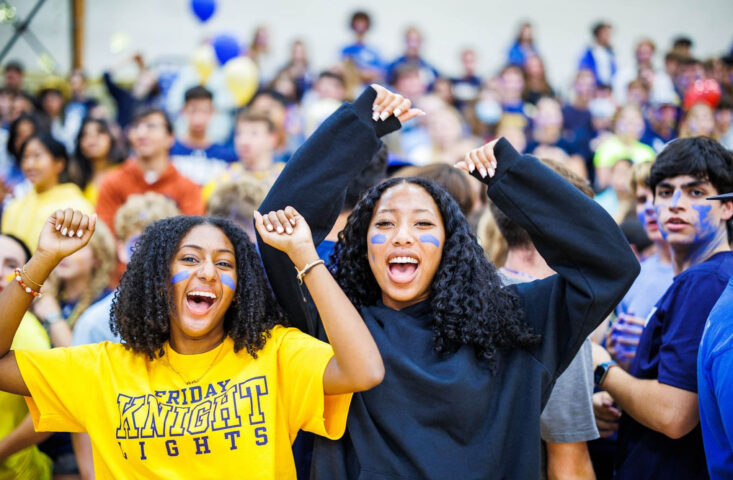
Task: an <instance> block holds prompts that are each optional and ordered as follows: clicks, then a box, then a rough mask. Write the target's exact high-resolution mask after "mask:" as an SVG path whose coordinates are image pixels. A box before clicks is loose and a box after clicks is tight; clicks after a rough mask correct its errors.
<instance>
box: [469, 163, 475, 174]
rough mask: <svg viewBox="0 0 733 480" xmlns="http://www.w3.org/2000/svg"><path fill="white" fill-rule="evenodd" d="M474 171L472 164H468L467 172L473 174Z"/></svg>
mask: <svg viewBox="0 0 733 480" xmlns="http://www.w3.org/2000/svg"><path fill="white" fill-rule="evenodd" d="M474 170H476V167H475V166H474V164H473V163H469V164H468V171H469V172H473V171H474Z"/></svg>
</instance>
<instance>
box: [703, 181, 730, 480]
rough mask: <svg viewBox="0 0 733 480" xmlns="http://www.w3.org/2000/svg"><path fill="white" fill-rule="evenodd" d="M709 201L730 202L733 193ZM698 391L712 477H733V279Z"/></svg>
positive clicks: (708, 331) (712, 326)
mask: <svg viewBox="0 0 733 480" xmlns="http://www.w3.org/2000/svg"><path fill="white" fill-rule="evenodd" d="M708 200H720V201H723V202H729V203H730V202H733V193H727V194H724V195H718V196H716V197H709V198H708ZM697 391H698V396H699V403H700V426H701V427H702V439H703V443H704V444H705V457H706V458H707V462H708V471H709V472H710V478H712V479H724V478H733V277H731V278H730V280H729V281H728V286H727V287H726V288H725V290H724V291H723V294H722V295H721V296H720V298H719V299H718V302H717V303H716V304H715V306H714V307H713V310H712V311H711V312H710V317H708V321H707V324H706V325H705V331H704V332H703V335H702V342H701V343H700V352H699V353H698V357H697Z"/></svg>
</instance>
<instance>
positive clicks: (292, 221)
mask: <svg viewBox="0 0 733 480" xmlns="http://www.w3.org/2000/svg"><path fill="white" fill-rule="evenodd" d="M290 224H291V225H292V226H295V219H294V218H291V219H290Z"/></svg>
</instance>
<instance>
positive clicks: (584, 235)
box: [477, 139, 639, 377]
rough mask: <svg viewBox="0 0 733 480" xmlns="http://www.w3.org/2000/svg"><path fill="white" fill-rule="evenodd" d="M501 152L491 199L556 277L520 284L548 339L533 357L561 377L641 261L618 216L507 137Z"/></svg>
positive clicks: (531, 315)
mask: <svg viewBox="0 0 733 480" xmlns="http://www.w3.org/2000/svg"><path fill="white" fill-rule="evenodd" d="M494 154H495V156H496V159H497V171H496V174H495V175H494V177H492V178H490V179H488V180H487V181H485V183H487V185H488V186H489V189H488V193H489V197H490V198H491V200H492V201H493V202H494V203H495V204H496V205H497V206H498V207H499V208H500V209H501V210H502V212H504V214H505V215H507V217H509V218H510V219H512V220H513V221H515V222H516V223H517V224H518V225H519V226H521V227H522V228H524V229H525V230H526V231H527V232H528V233H529V235H530V237H531V238H532V241H533V243H534V245H535V247H536V248H537V251H538V252H539V253H540V255H542V258H544V259H545V261H546V262H547V264H548V265H549V266H550V267H551V268H552V269H553V270H554V271H555V272H557V274H556V275H553V276H551V277H549V278H546V279H543V280H538V281H535V282H531V283H526V284H519V285H517V286H516V288H517V291H518V292H519V295H520V298H521V303H522V307H523V309H524V311H525V315H526V321H527V322H528V323H529V324H530V325H531V326H532V327H533V328H534V329H535V330H536V332H537V333H540V334H542V336H543V339H542V342H541V344H540V345H539V346H538V347H536V349H535V351H534V355H535V357H536V358H537V359H538V360H539V361H540V362H541V363H543V364H544V365H545V367H546V368H547V369H548V370H549V371H550V372H554V375H555V377H556V376H557V375H559V374H560V373H561V372H562V371H563V370H564V369H565V368H566V367H567V366H568V364H569V363H570V362H571V360H572V359H573V357H574V356H575V354H576V352H577V351H578V349H579V348H580V346H581V345H582V343H583V341H584V340H585V338H586V337H587V336H588V335H589V334H590V333H591V332H592V331H593V330H594V329H595V328H596V326H598V325H599V324H600V323H601V322H602V321H603V319H604V318H606V316H607V315H608V314H609V313H610V312H611V310H612V309H613V308H614V307H615V306H616V304H618V302H619V301H620V300H621V298H622V297H623V295H624V294H625V293H626V291H627V290H628V288H629V287H630V286H631V284H632V282H633V281H634V279H635V278H636V276H637V275H638V273H639V262H638V261H637V260H636V257H635V256H634V254H633V253H632V251H631V249H630V248H629V244H628V242H627V241H626V239H625V238H624V236H623V234H622V233H621V230H620V229H619V227H618V226H617V225H616V223H615V222H614V221H613V219H612V218H611V217H610V216H609V215H608V214H607V213H606V212H605V210H603V208H602V207H600V206H599V205H598V204H597V203H596V202H594V201H593V200H592V199H590V198H588V197H587V196H586V195H584V194H583V193H582V192H581V191H580V190H579V189H577V188H576V187H574V186H573V185H571V184H570V183H569V182H567V181H566V180H565V179H563V178H562V177H561V176H560V175H558V174H556V173H555V172H553V171H552V170H551V169H550V168H548V167H546V166H544V165H543V164H542V163H541V162H540V161H539V160H538V159H536V158H535V157H532V156H530V155H520V154H518V153H517V152H516V150H514V148H513V147H512V146H511V145H510V144H509V142H507V141H506V140H505V139H501V140H500V141H499V142H497V144H496V146H495V147H494ZM477 178H479V179H481V178H480V177H477Z"/></svg>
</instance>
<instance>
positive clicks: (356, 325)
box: [294, 248, 384, 395]
mask: <svg viewBox="0 0 733 480" xmlns="http://www.w3.org/2000/svg"><path fill="white" fill-rule="evenodd" d="M304 258H306V259H307V258H310V259H311V261H312V260H315V259H317V258H318V256H317V254H316V251H315V248H314V249H313V251H312V253H310V254H309V255H307V256H306V257H304ZM294 263H295V264H296V265H297V266H298V268H299V269H302V268H303V267H304V266H305V265H306V263H309V262H308V261H306V260H303V261H301V260H299V259H295V260H294ZM305 284H306V286H307V287H308V290H309V292H310V294H311V297H312V299H313V302H314V303H315V305H316V308H317V309H318V314H319V316H320V318H321V322H322V324H323V328H324V329H325V331H326V335H327V336H328V341H329V343H330V344H331V347H332V348H333V351H334V360H335V362H334V361H333V360H332V363H331V364H329V367H328V368H327V369H326V373H325V374H324V391H325V393H326V394H328V395H334V394H340V393H350V392H358V391H363V390H368V389H370V388H372V387H374V386H376V385H378V384H379V383H380V382H381V381H382V378H383V377H384V364H383V363H382V357H381V355H380V354H379V349H378V348H377V345H376V343H375V342H374V339H373V338H372V336H371V334H370V333H369V329H367V327H366V325H365V324H364V320H363V319H362V318H361V315H360V314H359V312H358V311H357V310H356V308H355V307H354V305H353V304H352V303H351V302H350V301H349V299H348V297H347V296H346V294H344V292H343V291H342V290H341V287H339V285H338V284H337V283H336V281H335V280H334V279H333V277H332V276H331V273H330V272H329V271H328V269H327V268H326V267H325V266H324V265H318V266H316V267H314V268H313V269H312V270H311V271H310V272H309V273H308V274H307V275H306V276H305Z"/></svg>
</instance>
